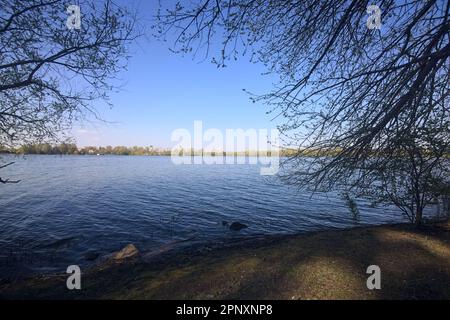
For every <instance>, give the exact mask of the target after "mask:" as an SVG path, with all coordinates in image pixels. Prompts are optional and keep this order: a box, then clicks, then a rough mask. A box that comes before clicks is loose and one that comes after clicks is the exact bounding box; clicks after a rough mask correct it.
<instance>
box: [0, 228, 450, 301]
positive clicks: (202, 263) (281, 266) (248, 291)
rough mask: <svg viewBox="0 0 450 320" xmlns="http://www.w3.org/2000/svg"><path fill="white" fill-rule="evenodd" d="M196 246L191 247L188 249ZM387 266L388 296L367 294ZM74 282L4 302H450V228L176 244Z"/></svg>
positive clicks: (57, 281)
mask: <svg viewBox="0 0 450 320" xmlns="http://www.w3.org/2000/svg"><path fill="white" fill-rule="evenodd" d="M183 242H187V241H182V243H183ZM372 264H376V265H380V268H381V271H382V274H383V276H382V278H383V285H382V290H374V291H373V290H368V289H367V288H366V282H365V281H366V278H367V275H366V273H365V271H366V268H367V266H369V265H372ZM67 276H68V275H67V274H47V275H37V276H32V277H31V278H28V279H24V280H20V281H18V282H11V283H6V284H5V283H3V284H0V298H2V299H15V298H18V299H379V298H383V299H385V298H386V299H418V298H419V299H427V298H428V299H433V298H434V299H450V292H449V290H448V288H450V222H448V221H447V222H439V223H434V224H430V225H427V226H425V227H424V228H423V229H419V230H417V229H415V228H414V227H413V226H411V225H409V224H391V225H379V226H358V227H355V228H350V229H342V230H328V231H311V232H305V233H300V234H282V235H262V236H251V237H248V236H243V237H239V238H235V239H227V240H226V241H221V242H219V243H218V242H217V241H208V242H202V243H195V242H194V243H189V244H186V245H183V244H180V243H176V244H169V245H168V246H163V247H162V248H159V249H158V250H156V251H150V252H142V253H139V254H136V255H133V256H131V257H129V258H126V259H121V260H120V261H116V260H114V259H111V256H109V257H108V256H107V257H104V259H99V261H98V262H95V263H94V264H93V265H92V266H91V267H89V268H88V269H87V270H86V271H84V273H83V279H82V290H73V291H70V290H67V288H66V284H65V282H66V279H67Z"/></svg>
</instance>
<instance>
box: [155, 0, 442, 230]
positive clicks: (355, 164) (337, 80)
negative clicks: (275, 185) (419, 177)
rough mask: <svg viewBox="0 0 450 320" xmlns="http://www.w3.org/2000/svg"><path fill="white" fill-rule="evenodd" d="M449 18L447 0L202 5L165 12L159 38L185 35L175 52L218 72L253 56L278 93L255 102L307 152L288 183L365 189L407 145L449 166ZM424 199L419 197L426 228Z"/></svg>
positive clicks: (294, 160) (210, 1)
mask: <svg viewBox="0 0 450 320" xmlns="http://www.w3.org/2000/svg"><path fill="white" fill-rule="evenodd" d="M372 4H376V5H378V8H379V10H380V12H381V27H380V28H379V29H378V28H376V27H375V28H372V26H373V21H372V16H371V15H373V12H371V11H370V10H368V6H369V5H372ZM369 9H370V8H369ZM449 11H450V1H438V0H430V1H408V0H407V1H401V2H399V1H393V0H380V1H377V2H375V3H372V2H369V1H362V0H353V1H346V0H330V1H315V0H287V1H265V0H232V1H229V0H203V1H200V0H198V1H194V4H189V5H186V6H184V5H183V4H182V3H181V2H179V3H177V4H176V5H175V7H172V8H165V7H161V8H160V11H159V15H158V19H159V21H158V24H157V28H156V30H157V32H158V36H159V37H161V38H163V39H164V38H165V36H166V35H167V34H169V33H176V34H177V38H176V41H175V48H174V50H175V51H177V52H182V53H189V52H194V53H196V54H201V55H204V56H205V57H207V56H212V60H213V62H215V63H217V64H218V65H219V66H225V63H226V62H227V61H228V60H230V59H234V58H237V57H238V56H239V55H240V54H245V53H247V54H249V55H250V57H251V59H252V60H253V61H259V62H262V63H264V64H265V65H266V66H267V68H268V71H269V72H274V73H277V74H279V76H280V81H279V83H278V84H277V85H276V88H275V89H274V90H273V91H272V92H269V93H267V94H265V95H262V96H252V98H253V99H255V100H262V101H264V102H266V103H268V104H269V105H270V106H271V108H270V112H272V113H273V114H274V116H275V117H281V118H282V119H284V120H283V123H284V124H283V125H281V126H280V131H281V132H282V134H283V137H284V142H285V143H286V144H287V145H290V146H296V147H297V150H298V151H297V153H296V155H295V156H293V157H291V158H290V159H289V160H288V161H287V162H286V163H285V168H287V171H288V174H287V175H286V176H285V178H286V180H287V181H288V182H290V183H294V184H296V185H298V186H300V187H304V188H312V189H313V190H330V189H337V188H349V187H350V188H351V189H352V190H354V191H358V192H357V193H360V192H362V188H363V187H367V186H368V185H369V184H370V183H371V182H373V176H374V175H378V174H380V172H381V171H380V170H379V169H380V168H383V170H388V169H390V170H392V171H391V175H395V172H396V170H398V167H395V166H393V164H395V163H396V162H395V161H398V157H399V153H401V154H402V155H404V154H406V153H408V152H409V151H405V149H408V150H410V151H411V150H415V152H414V154H415V155H414V157H413V158H414V159H417V157H421V153H423V152H424V150H425V149H426V150H427V152H428V153H427V158H428V159H429V161H430V162H429V163H428V164H430V163H433V164H434V165H438V164H439V165H442V166H444V164H443V163H444V162H447V165H448V155H449V141H450V139H449V138H450V134H449V127H448V121H447V122H445V123H443V122H442V121H444V120H445V119H448V118H449V95H448V92H449V80H450V73H449V67H450V65H449V56H450V41H449V40H450V21H449ZM369 27H370V28H369ZM217 43H219V44H220V49H219V52H216V51H215V49H216V50H217ZM430 127H433V128H435V129H438V130H439V132H436V130H430ZM431 132H433V134H439V136H440V137H441V139H440V141H444V142H445V143H444V146H440V148H439V150H441V149H442V148H443V152H438V153H437V154H430V152H431V150H434V149H433V147H430V146H429V145H426V148H425V145H423V141H424V140H426V141H433V140H432V139H431V140H430V139H429V138H430V137H428V138H426V139H421V138H422V137H421V136H418V134H419V133H420V134H423V133H428V134H431ZM405 138H407V139H409V140H408V141H406V140H405ZM406 143H407V144H406ZM411 144H412V145H411ZM418 150H420V152H419V151H418ZM312 153H313V154H315V155H316V157H314V159H311V158H310V157H308V156H309V155H311V154H312ZM402 159H403V160H405V159H410V157H409V158H408V157H406V156H402ZM403 164H404V167H405V168H406V167H414V166H415V165H413V164H412V163H409V164H408V165H407V164H406V163H403ZM384 172H385V173H387V171H384ZM378 178H382V177H378ZM412 180H414V179H412ZM412 180H411V179H410V181H412ZM386 181H387V180H385V182H386ZM405 181H406V180H405ZM447 183H448V180H447ZM385 187H388V184H387V182H386V184H385ZM391 187H392V188H394V185H390V186H389V188H391ZM358 189H359V190H358ZM413 189H414V188H413ZM422 191H423V190H422ZM422 191H420V192H422ZM375 198H377V199H379V197H375ZM383 198H386V197H383ZM422 198H423V197H422V196H417V197H415V200H414V201H418V202H416V203H415V208H416V209H415V210H419V211H420V212H418V218H417V219H416V218H412V220H413V221H416V222H417V223H420V221H421V209H417V208H422V204H421V203H419V202H420V199H422ZM397 203H398V202H397Z"/></svg>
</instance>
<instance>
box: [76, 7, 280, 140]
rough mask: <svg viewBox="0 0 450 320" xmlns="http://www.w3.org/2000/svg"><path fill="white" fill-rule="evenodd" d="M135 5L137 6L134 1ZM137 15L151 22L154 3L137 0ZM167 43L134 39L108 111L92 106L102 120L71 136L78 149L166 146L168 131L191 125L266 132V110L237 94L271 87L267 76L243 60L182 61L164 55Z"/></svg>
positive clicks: (188, 57)
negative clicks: (218, 63) (223, 65)
mask: <svg viewBox="0 0 450 320" xmlns="http://www.w3.org/2000/svg"><path fill="white" fill-rule="evenodd" d="M136 3H137V2H136ZM138 5H139V7H140V9H139V11H140V12H141V14H143V15H145V18H147V19H149V20H150V19H151V18H152V16H154V15H155V13H156V9H157V1H142V2H140V3H139V4H138ZM168 40H169V41H168V43H161V42H159V41H157V40H155V39H154V38H152V37H148V39H144V38H142V39H140V40H139V42H138V43H137V44H135V45H133V47H132V48H131V51H132V52H131V55H132V57H131V59H130V60H129V63H128V70H127V71H124V72H122V73H121V74H120V75H119V77H120V78H121V79H123V86H122V90H121V91H120V92H119V93H114V94H111V95H110V96H111V102H112V104H113V105H114V107H113V108H112V109H109V108H108V109H106V108H105V107H104V106H103V105H102V104H100V103H97V110H99V113H100V115H101V117H102V119H104V120H106V121H108V122H112V123H102V122H99V121H92V122H89V123H84V124H83V125H82V126H77V127H75V128H74V130H73V135H74V136H75V139H76V141H77V144H78V145H79V146H86V145H94V146H100V145H101V146H106V145H113V146H115V145H125V146H133V145H139V146H148V145H153V146H158V147H171V146H173V144H174V143H173V142H171V140H170V137H171V133H172V132H173V130H175V129H178V128H186V129H189V130H193V124H194V121H195V120H201V121H203V126H204V128H205V129H208V128H218V129H237V128H242V129H248V128H255V129H270V128H274V127H275V123H274V122H272V121H271V120H270V119H271V117H272V115H267V114H266V111H267V110H268V107H267V106H264V105H263V104H262V103H252V102H251V101H250V99H249V95H248V94H247V93H245V92H243V90H242V89H244V88H245V89H247V90H248V91H250V92H253V93H257V94H262V93H266V92H268V91H269V90H270V89H271V88H272V84H273V82H274V81H275V78H274V77H273V76H265V75H261V74H262V73H263V72H264V71H265V69H264V67H263V66H262V65H260V64H254V63H251V62H249V57H242V58H241V59H239V60H238V61H230V62H229V63H228V66H227V67H226V68H217V66H216V65H214V64H212V63H211V62H210V59H209V60H206V61H203V62H202V61H201V60H202V56H198V57H193V56H191V55H186V56H182V55H180V54H175V53H172V52H170V51H169V45H173V41H170V40H171V39H168Z"/></svg>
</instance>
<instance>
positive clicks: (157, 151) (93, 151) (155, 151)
mask: <svg viewBox="0 0 450 320" xmlns="http://www.w3.org/2000/svg"><path fill="white" fill-rule="evenodd" d="M171 152H172V150H171V149H164V148H156V147H153V146H148V147H139V146H134V147H126V146H116V147H113V146H106V147H96V146H87V147H82V148H80V147H77V145H76V144H75V143H60V144H50V143H39V144H26V145H22V146H20V147H18V148H2V147H1V146H0V153H12V154H48V155H52V154H54V155H57V154H65V155H133V156H146V155H148V156H170V155H171ZM176 152H178V153H179V154H180V155H183V154H184V155H195V156H201V155H212V156H257V155H263V156H271V155H272V154H271V152H270V151H267V152H266V151H262V152H259V153H258V152H257V151H242V152H222V151H218V152H208V153H207V152H206V151H205V152H204V151H202V150H193V149H191V150H183V149H179V150H177V151H176ZM294 153H295V151H294V150H293V149H282V150H281V151H280V155H281V156H290V155H293V154H294Z"/></svg>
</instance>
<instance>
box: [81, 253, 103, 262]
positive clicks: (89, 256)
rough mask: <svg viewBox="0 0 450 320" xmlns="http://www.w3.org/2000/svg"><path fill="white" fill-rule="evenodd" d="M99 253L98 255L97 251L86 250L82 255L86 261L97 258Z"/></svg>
mask: <svg viewBox="0 0 450 320" xmlns="http://www.w3.org/2000/svg"><path fill="white" fill-rule="evenodd" d="M99 255H100V253H98V252H95V251H89V252H86V254H85V255H84V258H85V259H86V260H87V261H94V260H95V259H97V258H98V256H99Z"/></svg>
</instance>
